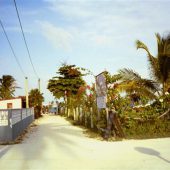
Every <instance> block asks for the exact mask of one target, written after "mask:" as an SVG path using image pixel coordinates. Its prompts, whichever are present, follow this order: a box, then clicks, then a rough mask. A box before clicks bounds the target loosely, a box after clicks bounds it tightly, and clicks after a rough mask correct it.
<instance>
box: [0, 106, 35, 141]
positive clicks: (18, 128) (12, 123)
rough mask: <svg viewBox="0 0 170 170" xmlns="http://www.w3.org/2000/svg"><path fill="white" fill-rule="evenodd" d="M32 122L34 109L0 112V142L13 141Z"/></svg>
mask: <svg viewBox="0 0 170 170" xmlns="http://www.w3.org/2000/svg"><path fill="white" fill-rule="evenodd" d="M33 120H34V108H29V109H5V110H0V141H12V140H15V139H16V138H17V137H18V136H19V135H20V134H21V133H22V132H23V131H24V129H25V128H27V127H28V125H29V124H30V123H32V122H33Z"/></svg>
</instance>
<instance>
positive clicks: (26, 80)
mask: <svg viewBox="0 0 170 170" xmlns="http://www.w3.org/2000/svg"><path fill="white" fill-rule="evenodd" d="M25 96H26V108H29V99H28V77H25Z"/></svg>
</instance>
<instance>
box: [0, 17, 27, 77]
mask: <svg viewBox="0 0 170 170" xmlns="http://www.w3.org/2000/svg"><path fill="white" fill-rule="evenodd" d="M0 24H1V27H2V29H3V32H4V34H5V37H6V39H7V41H8V43H9V46H10V48H11V51H12V53H13V55H14V57H15V60H16V62H17V64H18V66H19V68H20V70H21V72H22V74H23V76H24V77H25V73H24V70H23V69H22V67H21V64H20V62H19V60H18V58H17V56H16V54H15V52H14V49H13V47H12V44H11V42H10V40H9V38H8V35H7V33H6V31H5V28H4V26H3V23H2V21H1V20H0Z"/></svg>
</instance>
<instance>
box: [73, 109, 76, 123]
mask: <svg viewBox="0 0 170 170" xmlns="http://www.w3.org/2000/svg"><path fill="white" fill-rule="evenodd" d="M73 119H74V120H76V108H73Z"/></svg>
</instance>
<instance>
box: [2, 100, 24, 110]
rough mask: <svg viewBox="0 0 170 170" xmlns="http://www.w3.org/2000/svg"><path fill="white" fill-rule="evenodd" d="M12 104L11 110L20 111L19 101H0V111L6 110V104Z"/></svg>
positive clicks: (20, 104)
mask: <svg viewBox="0 0 170 170" xmlns="http://www.w3.org/2000/svg"><path fill="white" fill-rule="evenodd" d="M8 103H12V109H21V108H22V100H21V99H10V100H0V109H7V104H8Z"/></svg>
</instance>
